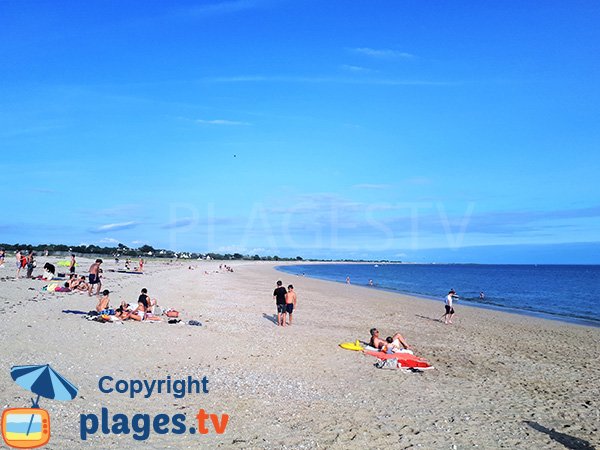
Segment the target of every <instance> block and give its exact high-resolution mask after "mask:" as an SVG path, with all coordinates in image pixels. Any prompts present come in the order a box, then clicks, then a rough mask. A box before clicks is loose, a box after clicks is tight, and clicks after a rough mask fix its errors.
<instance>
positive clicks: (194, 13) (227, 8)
mask: <svg viewBox="0 0 600 450" xmlns="http://www.w3.org/2000/svg"><path fill="white" fill-rule="evenodd" d="M262 3H264V2H260V1H256V0H231V1H225V2H212V3H205V4H203V5H197V6H192V7H190V8H186V9H181V10H179V11H177V13H176V15H177V16H179V17H187V18H191V19H193V18H201V17H208V16H217V15H223V14H232V13H236V12H239V11H245V10H249V9H255V8H257V7H260V6H261V5H262Z"/></svg>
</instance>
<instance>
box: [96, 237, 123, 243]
mask: <svg viewBox="0 0 600 450" xmlns="http://www.w3.org/2000/svg"><path fill="white" fill-rule="evenodd" d="M118 243H119V241H118V240H116V239H114V238H103V239H100V240H99V241H98V244H118Z"/></svg>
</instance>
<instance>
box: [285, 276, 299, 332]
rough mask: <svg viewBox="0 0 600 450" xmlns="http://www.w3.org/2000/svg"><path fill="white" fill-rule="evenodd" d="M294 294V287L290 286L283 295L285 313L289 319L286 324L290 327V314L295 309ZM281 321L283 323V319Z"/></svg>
mask: <svg viewBox="0 0 600 450" xmlns="http://www.w3.org/2000/svg"><path fill="white" fill-rule="evenodd" d="M296 299H297V297H296V292H294V286H292V285H291V284H290V285H289V286H288V291H287V294H285V312H286V313H287V315H288V317H289V321H288V324H289V325H290V326H291V325H292V313H293V312H294V309H295V308H296ZM283 321H284V322H285V317H284V319H283Z"/></svg>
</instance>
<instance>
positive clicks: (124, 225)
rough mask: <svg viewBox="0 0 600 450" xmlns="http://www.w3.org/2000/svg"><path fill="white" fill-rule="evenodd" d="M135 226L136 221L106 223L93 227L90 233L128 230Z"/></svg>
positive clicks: (136, 224)
mask: <svg viewBox="0 0 600 450" xmlns="http://www.w3.org/2000/svg"><path fill="white" fill-rule="evenodd" d="M136 226H138V223H137V222H121V223H108V224H106V225H100V226H99V227H97V228H93V229H91V230H90V231H91V232H92V233H106V232H109V231H118V230H128V229H130V228H134V227H136Z"/></svg>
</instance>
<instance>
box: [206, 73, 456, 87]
mask: <svg viewBox="0 0 600 450" xmlns="http://www.w3.org/2000/svg"><path fill="white" fill-rule="evenodd" d="M198 81H199V82H202V83H313V84H319V83H324V84H325V83H330V84H364V85H381V86H454V85H457V84H461V83H459V82H453V81H431V80H402V79H394V78H363V77H361V78H352V77H335V76H301V75H300V76H296V75H236V76H222V77H205V78H200V79H198Z"/></svg>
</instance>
